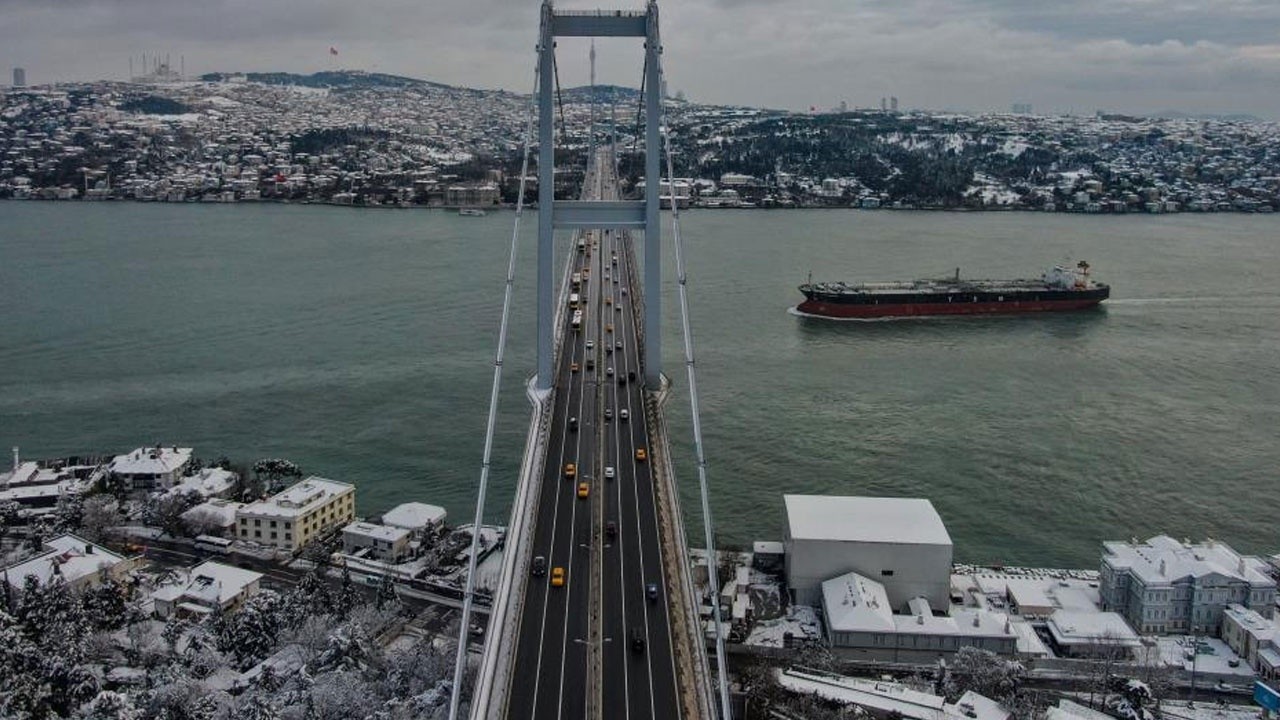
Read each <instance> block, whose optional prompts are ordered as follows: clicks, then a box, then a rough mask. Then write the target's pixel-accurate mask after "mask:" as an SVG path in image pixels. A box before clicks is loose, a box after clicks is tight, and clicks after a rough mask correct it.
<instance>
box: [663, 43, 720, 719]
mask: <svg viewBox="0 0 1280 720" xmlns="http://www.w3.org/2000/svg"><path fill="white" fill-rule="evenodd" d="M658 76H659V77H661V76H662V66H661V65H659V66H658ZM662 107H663V110H662V120H661V125H659V130H660V132H661V133H662V145H663V149H664V151H665V154H666V160H667V163H666V165H667V181H668V192H670V194H671V239H672V243H673V244H674V245H675V251H676V287H677V288H678V289H679V293H680V323H681V329H682V331H683V333H684V365H685V370H686V373H687V375H688V378H689V413H690V415H691V416H692V418H693V447H694V451H695V452H696V453H697V457H698V487H699V490H700V492H701V495H702V527H703V530H704V531H705V533H706V543H707V580H708V582H709V583H710V584H711V592H712V596H713V601H712V603H711V612H712V615H713V617H714V618H715V627H716V666H717V673H716V674H717V676H718V679H719V684H720V713H721V717H723V718H724V719H725V720H730V718H732V710H731V709H730V707H729V677H728V666H727V665H726V664H725V651H724V624H723V621H722V619H721V617H720V602H719V600H718V599H716V598H718V596H719V593H720V579H719V577H718V572H717V562H716V559H717V558H716V546H715V533H714V532H713V531H712V522H711V493H710V490H709V488H708V486H707V456H706V453H705V452H703V449H702V419H701V415H700V413H699V411H698V381H697V376H696V374H695V373H694V362H693V330H692V328H691V326H690V324H689V292H688V279H689V276H688V274H687V273H686V272H685V266H684V241H683V240H682V239H681V238H680V204H679V202H677V198H676V177H675V163H674V162H673V161H672V159H671V135H670V133H669V132H668V128H667V123H666V108H665V103H663V105H662ZM649 151H650V152H653V151H656V148H649ZM645 182H657V183H658V198H659V200H658V201H659V203H661V201H662V200H661V198H662V182H661V178H646V179H645ZM673 491H674V488H673Z"/></svg>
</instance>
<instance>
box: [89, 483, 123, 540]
mask: <svg viewBox="0 0 1280 720" xmlns="http://www.w3.org/2000/svg"><path fill="white" fill-rule="evenodd" d="M123 523H124V514H123V513H121V512H120V503H119V501H117V500H116V499H115V498H114V497H112V496H111V495H107V494H98V495H91V496H89V497H88V498H85V501H84V511H83V513H82V514H81V517H80V530H79V534H80V536H81V537H83V538H84V539H86V540H89V541H90V542H102V541H103V540H105V539H106V538H107V536H108V535H109V534H110V531H111V529H112V528H114V527H116V526H118V525H121V524H123Z"/></svg>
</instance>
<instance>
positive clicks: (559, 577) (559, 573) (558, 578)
mask: <svg viewBox="0 0 1280 720" xmlns="http://www.w3.org/2000/svg"><path fill="white" fill-rule="evenodd" d="M562 585H564V568H562V567H553V568H551V587H560V586H562Z"/></svg>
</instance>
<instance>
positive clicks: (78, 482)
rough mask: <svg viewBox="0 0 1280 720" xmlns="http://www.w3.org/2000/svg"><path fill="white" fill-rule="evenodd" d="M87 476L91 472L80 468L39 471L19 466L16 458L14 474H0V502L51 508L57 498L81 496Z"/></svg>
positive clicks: (31, 465)
mask: <svg viewBox="0 0 1280 720" xmlns="http://www.w3.org/2000/svg"><path fill="white" fill-rule="evenodd" d="M85 471H88V472H85ZM90 472H92V468H88V467H79V466H59V467H52V468H51V467H41V466H40V464H39V463H36V462H31V461H27V462H19V461H18V460H17V458H16V457H15V458H14V468H13V470H12V471H10V472H7V473H0V502H5V501H13V502H16V503H18V504H19V505H23V506H24V507H28V508H52V507H54V506H55V505H57V504H58V499H59V498H61V497H63V496H67V495H78V494H80V493H81V492H83V491H84V489H85V487H86V486H87V485H88V484H89V481H88V480H87V477H86V476H87V475H88V474H89V473H90Z"/></svg>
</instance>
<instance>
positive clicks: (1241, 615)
mask: <svg viewBox="0 0 1280 720" xmlns="http://www.w3.org/2000/svg"><path fill="white" fill-rule="evenodd" d="M1222 639H1223V641H1224V642H1226V643H1227V647H1229V648H1231V650H1232V651H1233V652H1234V653H1235V654H1236V655H1239V656H1240V657H1241V658H1242V659H1244V661H1245V662H1247V663H1249V667H1251V668H1253V671H1254V672H1255V673H1257V674H1258V679H1259V680H1262V681H1263V682H1266V683H1268V684H1270V685H1273V686H1274V685H1275V683H1276V681H1277V680H1280V625H1277V624H1276V621H1275V619H1274V618H1267V617H1263V616H1262V614H1261V613H1259V612H1257V611H1256V610H1250V609H1249V608H1247V607H1244V606H1243V605H1228V606H1227V608H1226V609H1225V610H1223V611H1222Z"/></svg>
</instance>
